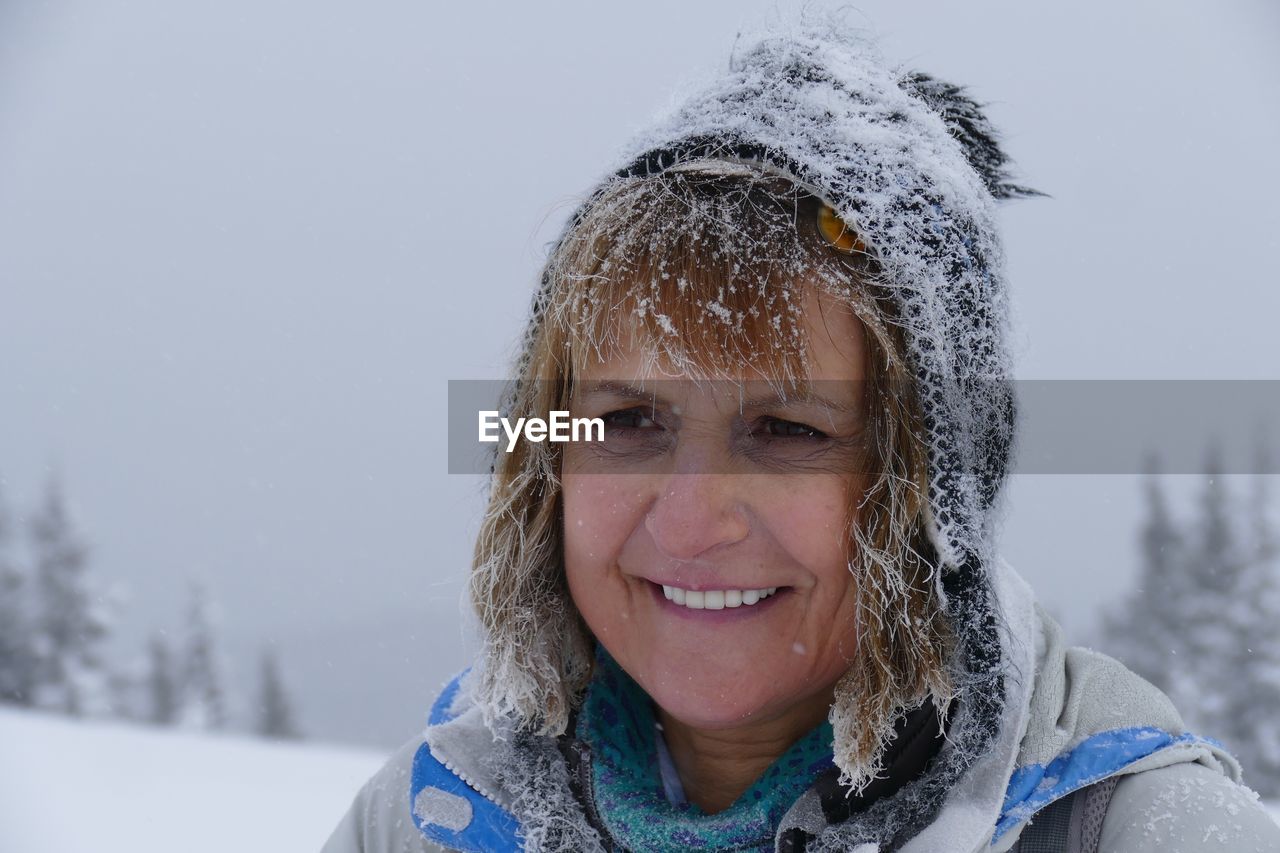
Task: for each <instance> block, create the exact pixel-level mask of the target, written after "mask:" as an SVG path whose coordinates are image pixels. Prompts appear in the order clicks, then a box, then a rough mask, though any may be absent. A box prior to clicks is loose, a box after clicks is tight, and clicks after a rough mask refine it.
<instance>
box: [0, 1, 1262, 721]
mask: <svg viewBox="0 0 1280 853" xmlns="http://www.w3.org/2000/svg"><path fill="white" fill-rule="evenodd" d="M815 5H818V6H825V5H830V4H815ZM776 8H783V9H789V8H793V6H791V5H786V4H784V5H778V4H775V3H772V2H767V3H766V2H752V1H749V0H715V2H708V0H701V2H698V3H689V2H687V1H686V2H668V0H658V1H657V2H646V3H643V4H620V3H608V2H574V3H568V2H564V3H526V4H516V3H491V2H489V3H486V2H471V3H465V4H464V3H451V4H448V5H447V6H444V5H441V4H433V3H422V2H417V3H409V2H382V3H366V4H354V3H339V2H334V0H312V2H308V3H301V2H285V0H216V2H215V0H189V2H184V3H181V4H174V3H165V2H159V1H158V0H63V2H60V3H58V4H24V5H21V6H20V5H19V4H17V3H4V4H3V5H0V488H2V492H3V495H4V497H5V499H6V500H7V502H8V503H9V504H10V505H12V506H14V507H15V508H17V509H19V510H23V509H25V508H27V507H29V506H30V505H32V504H33V503H34V501H35V500H36V499H37V497H38V495H39V493H40V490H41V488H42V486H43V483H44V482H45V480H46V478H47V477H48V476H49V474H50V472H51V471H56V472H58V474H59V475H60V476H61V478H62V480H63V481H64V484H65V488H66V491H67V493H68V495H69V498H70V501H71V506H72V510H73V512H74V514H75V518H76V520H77V522H78V524H79V526H80V529H81V530H82V531H83V532H84V534H85V536H86V538H87V539H88V540H89V541H90V542H91V543H92V546H93V556H94V563H93V566H94V572H95V574H96V575H97V577H98V578H100V579H101V580H102V581H104V582H119V583H121V584H123V585H125V586H126V587H127V589H128V590H129V592H130V595H131V598H130V600H129V602H128V604H127V606H126V607H125V609H124V611H123V612H122V619H123V620H124V622H125V625H124V635H123V638H122V643H123V645H124V647H125V648H127V649H137V650H140V649H141V645H140V644H141V640H142V638H143V637H145V635H146V634H147V632H149V631H151V630H153V629H156V628H165V629H168V630H170V631H177V630H178V629H179V628H180V627H181V612H182V606H183V600H184V594H185V585H186V583H187V581H188V579H189V578H191V577H201V578H203V579H205V580H206V581H207V582H208V584H209V585H210V587H211V589H212V591H213V593H214V595H215V596H216V597H217V599H218V600H219V601H220V602H221V605H222V612H223V624H224V627H225V629H226V638H227V642H228V646H229V649H230V651H231V653H232V655H233V664H234V666H235V668H236V671H237V672H238V673H239V674H240V675H241V677H242V678H244V679H245V680H246V681H247V680H248V678H249V676H250V675H251V674H252V669H251V667H250V661H249V660H247V659H246V658H245V655H246V654H247V652H248V651H251V650H252V649H253V648H254V647H255V645H256V644H257V643H259V642H261V641H264V640H267V639H272V640H275V641H276V642H278V643H279V644H280V646H281V647H282V649H283V655H284V663H285V665H286V667H287V669H288V671H289V675H290V678H291V679H292V680H293V681H294V682H295V688H296V691H297V692H298V694H299V697H300V700H301V701H302V703H303V716H304V722H306V723H307V724H308V725H309V727H310V728H311V730H312V731H314V732H318V733H320V734H323V735H326V736H330V737H335V738H347V739H354V740H363V741H369V742H375V743H381V744H394V743H396V742H398V741H399V740H401V739H403V738H405V737H407V736H408V735H409V734H410V733H411V732H412V731H413V730H414V728H415V727H416V726H417V725H418V724H419V723H420V722H421V719H422V718H423V714H424V713H425V710H426V702H427V697H428V696H429V695H430V694H431V693H432V692H433V691H434V689H435V688H436V687H437V686H438V684H439V683H440V681H441V680H443V679H444V678H445V677H446V676H447V675H448V674H449V673H450V672H451V671H452V670H454V669H456V668H457V667H458V666H460V665H461V664H462V663H463V661H464V653H463V651H462V649H461V645H460V641H459V636H460V630H459V618H458V615H457V613H458V600H459V596H460V593H461V581H462V578H463V576H464V574H465V571H466V569H467V567H468V565H469V561H470V552H471V537H472V535H473V532H474V530H475V526H476V519H477V516H478V513H479V511H480V508H481V504H480V490H481V483H480V481H479V480H478V479H477V478H475V477H468V476H449V475H447V474H446V473H445V465H446V463H445V451H444V443H445V435H444V424H445V413H444V410H443V409H444V403H445V387H446V386H445V383H446V381H447V380H449V379H466V378H485V377H495V378H496V377H500V376H503V375H505V373H506V368H507V361H508V358H509V356H510V354H511V347H512V345H513V342H514V341H515V339H516V337H517V334H518V332H519V330H520V327H521V324H522V322H523V317H524V315H525V311H526V308H527V306H528V302H529V298H530V295H531V293H532V287H533V283H534V279H535V276H536V272H537V269H538V266H539V262H540V260H541V258H542V257H543V253H544V251H545V245H546V243H547V241H549V240H550V239H552V237H553V236H554V235H555V233H556V232H557V229H558V227H559V225H560V223H561V222H562V220H563V217H564V216H565V215H566V214H567V212H568V209H569V206H570V205H571V203H572V200H573V199H574V198H576V197H577V196H578V195H579V194H580V193H582V192H584V191H585V190H586V189H588V188H589V187H590V186H591V185H592V184H593V183H594V181H595V180H597V179H598V178H599V176H600V175H601V174H602V173H603V172H604V170H605V169H606V168H607V167H609V166H610V165H611V164H612V163H613V156H614V152H615V151H616V150H617V149H619V148H620V147H621V146H622V145H623V143H624V142H625V141H626V139H627V137H628V136H629V134H630V133H631V132H632V131H633V130H634V129H635V128H637V127H638V126H640V125H642V124H643V123H644V122H645V120H646V118H648V117H649V116H650V115H651V114H652V113H653V112H654V111H655V110H656V109H657V108H659V107H660V106H661V105H662V104H663V103H664V102H665V101H666V99H667V97H668V94H669V93H670V92H671V91H672V90H673V88H674V87H675V86H676V85H677V84H678V83H679V82H680V81H681V80H682V79H687V78H688V77H690V76H691V75H692V74H693V73H694V72H696V71H698V70H700V69H706V68H709V67H716V66H719V65H721V64H723V62H724V61H725V58H726V57H727V54H728V51H729V49H730V48H731V46H732V43H733V38H734V34H735V32H736V31H737V30H738V28H739V27H740V25H743V24H747V25H751V24H756V23H759V22H761V21H762V20H765V19H766V18H767V17H768V16H769V15H770V14H772V13H773V10H775V9H776ZM848 14H849V20H850V21H851V23H854V24H857V25H860V26H864V27H869V28H872V29H874V30H877V31H879V32H880V34H881V36H882V40H883V47H884V50H885V52H886V53H887V54H888V55H889V56H890V57H892V58H895V59H898V60H901V61H903V62H904V63H906V64H908V65H910V66H913V67H916V68H919V69H921V70H924V71H928V72H931V73H934V74H936V75H939V76H942V77H945V78H947V79H950V80H953V81H955V82H958V83H962V84H966V85H968V86H970V87H971V88H972V90H973V92H974V94H976V95H977V97H978V98H979V99H981V100H983V101H988V102H990V103H991V106H990V107H989V112H990V114H991V116H992V118H993V119H994V121H995V122H996V124H997V125H998V126H999V127H1000V128H1001V129H1002V130H1003V131H1004V134H1005V138H1006V144H1007V148H1008V150H1009V152H1010V153H1011V154H1012V155H1013V157H1014V158H1015V160H1016V162H1017V166H1018V170H1019V173H1020V176H1021V177H1022V178H1023V179H1024V181H1025V182H1026V183H1029V184H1031V185H1032V186H1035V187H1037V188H1040V189H1042V190H1044V191H1046V192H1048V193H1050V194H1051V195H1052V196H1053V197H1052V198H1051V199H1041V200H1034V201H1023V202H1017V203H1013V204H1011V205H1008V206H1007V207H1006V208H1005V209H1004V214H1003V222H1004V226H1005V229H1006V232H1005V233H1006V243H1007V250H1008V255H1009V278H1010V281H1011V282H1012V287H1013V290H1014V301H1015V309H1016V321H1017V324H1018V341H1019V343H1018V357H1019V375H1020V376H1022V377H1035V378H1058V379H1063V378H1069V379H1085V378H1088V379H1115V378H1159V379H1170V378H1198V379H1206V378H1219V379H1221V378H1237V379H1244V378H1249V379H1267V378H1269V379H1280V344H1278V343H1277V340H1276V335H1275V328H1276V325H1277V316H1278V315H1280V281H1278V278H1280V277H1278V276H1277V273H1276V263H1275V258H1276V256H1277V250H1278V249H1280V245H1278V240H1277V233H1280V215H1278V214H1277V209H1280V208H1278V206H1277V198H1280V166H1278V165H1277V161H1276V159H1275V152H1276V151H1280V108H1278V107H1277V104H1280V49H1278V48H1280V7H1277V5H1276V4H1275V3H1274V2H1267V0H1232V2H1219V3H1212V4H1210V3H1207V2H1201V3H1191V2H1125V3H1120V4H1116V3H1108V2H1103V0H1083V2H1079V3H1074V4H1043V3H1036V4H1031V3H1026V2H1013V0H1010V2H970V3H964V4H956V3H942V2H935V3H924V2H901V0H897V2H887V0H885V2H864V3H861V4H857V5H856V6H849V13H848ZM1137 485H1138V484H1137V482H1136V480H1135V479H1134V478H1132V477H1120V476H1112V477H1068V476H1043V477H1041V476H1037V477H1029V476H1024V477H1018V478H1016V479H1015V481H1014V483H1013V486H1012V491H1011V495H1010V505H1011V511H1010V515H1009V519H1008V521H1007V531H1006V539H1005V541H1006V553H1007V555H1008V557H1009V559H1010V560H1011V561H1012V562H1013V563H1014V565H1015V566H1017V567H1018V568H1019V569H1020V570H1021V571H1022V572H1023V573H1024V574H1025V575H1026V576H1027V577H1028V578H1029V579H1030V580H1031V581H1032V583H1033V585H1035V586H1036V587H1037V589H1038V590H1039V591H1040V593H1041V595H1042V597H1043V598H1044V600H1045V601H1046V602H1047V603H1049V604H1050V605H1051V606H1052V607H1053V609H1054V610H1055V611H1057V612H1058V613H1060V614H1061V615H1062V617H1063V620H1064V622H1065V623H1066V624H1067V627H1068V629H1069V630H1072V631H1073V632H1074V633H1076V635H1077V636H1078V637H1083V636H1085V635H1086V634H1087V631H1088V628H1089V626H1090V625H1091V624H1092V620H1093V614H1094V613H1095V612H1096V606H1097V604H1098V602H1099V601H1100V596H1102V595H1103V592H1104V591H1105V590H1108V589H1114V588H1116V587H1117V586H1118V585H1123V583H1124V582H1125V581H1126V580H1127V579H1128V577H1129V576H1130V574H1131V573H1132V570H1133V565H1134V554H1133V544H1132V542H1133V533H1132V530H1133V526H1134V524H1135V523H1136V518H1137V512H1138V506H1139V501H1138V488H1137ZM1181 485H1182V486H1184V487H1185V488H1184V489H1183V492H1186V489H1189V488H1191V487H1193V485H1194V484H1193V483H1192V482H1185V483H1182V484H1181Z"/></svg>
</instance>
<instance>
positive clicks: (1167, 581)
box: [1103, 456, 1189, 691]
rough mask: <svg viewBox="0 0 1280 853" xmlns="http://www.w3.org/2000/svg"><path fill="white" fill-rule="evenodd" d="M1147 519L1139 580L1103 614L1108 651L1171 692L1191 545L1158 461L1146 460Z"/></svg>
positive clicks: (1142, 535)
mask: <svg viewBox="0 0 1280 853" xmlns="http://www.w3.org/2000/svg"><path fill="white" fill-rule="evenodd" d="M1145 469H1146V473H1145V481H1144V483H1143V494H1144V498H1145V504H1146V518H1145V520H1144V521H1143V524H1142V527H1141V530H1140V532H1139V538H1138V551H1139V567H1138V577H1137V580H1136V582H1135V584H1134V587H1133V589H1132V591H1131V592H1130V594H1129V595H1128V596H1127V597H1126V598H1125V599H1124V600H1123V601H1122V602H1121V605H1120V606H1119V607H1116V608H1114V609H1111V610H1109V611H1107V612H1105V613H1104V614H1103V631H1104V634H1105V638H1106V639H1105V641H1104V643H1103V645H1104V647H1105V648H1106V649H1107V651H1108V652H1110V653H1111V654H1112V655H1114V656H1115V657H1117V658H1119V659H1120V660H1122V661H1124V663H1125V664H1126V665H1127V666H1129V667H1130V668H1131V669H1133V671H1134V672H1137V673H1138V674H1139V675H1141V676H1142V677H1143V678H1146V679H1147V680H1148V681H1150V682H1152V683H1153V684H1155V685H1156V686H1157V687H1159V688H1161V689H1162V690H1166V691H1167V690H1169V689H1170V683H1171V681H1172V674H1173V670H1174V667H1175V665H1176V664H1177V662H1178V655H1179V650H1180V647H1181V645H1182V642H1183V638H1182V633H1181V631H1180V630H1179V628H1178V624H1179V619H1180V618H1181V607H1182V599H1183V598H1184V596H1186V595H1187V594H1188V589H1187V587H1188V583H1189V578H1188V576H1187V573H1186V570H1185V565H1186V559H1187V557H1186V549H1187V542H1186V538H1185V537H1184V536H1183V534H1182V533H1181V531H1180V529H1179V525H1178V524H1177V523H1176V522H1175V521H1174V519H1173V516H1172V514H1171V513H1170V510H1169V503H1168V499H1167V497H1166V495H1165V490H1164V485H1163V483H1162V481H1161V480H1160V463H1159V460H1158V458H1157V457H1155V456H1152V457H1149V458H1148V459H1147V462H1146V465H1145Z"/></svg>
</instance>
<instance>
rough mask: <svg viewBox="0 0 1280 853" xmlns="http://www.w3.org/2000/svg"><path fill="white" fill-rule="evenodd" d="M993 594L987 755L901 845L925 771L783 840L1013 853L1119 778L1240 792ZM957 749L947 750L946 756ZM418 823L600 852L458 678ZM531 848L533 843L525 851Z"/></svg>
mask: <svg viewBox="0 0 1280 853" xmlns="http://www.w3.org/2000/svg"><path fill="white" fill-rule="evenodd" d="M991 578H992V588H993V591H994V593H995V596H996V602H997V604H998V607H999V609H1000V611H1001V612H1002V613H1003V614H1004V617H1005V618H1004V619H1003V620H1002V628H1001V632H1002V634H1003V640H1004V642H1003V643H1002V647H1003V649H1004V653H1005V655H1006V657H1005V660H1004V664H1005V668H1006V670H1007V671H1008V673H1009V676H1008V677H1007V678H1006V680H1005V686H1006V689H1007V691H1008V694H1007V701H1006V702H1005V703H1004V708H1003V712H1002V714H1001V718H1000V720H999V721H998V726H997V731H996V734H995V735H994V736H993V737H992V738H991V739H990V741H989V743H988V749H987V750H986V752H985V753H984V754H983V755H981V756H979V757H978V758H977V759H976V760H975V761H973V762H970V764H969V766H968V767H967V769H966V771H965V772H964V773H963V774H962V776H961V778H960V779H959V780H958V781H957V782H956V783H955V784H954V785H952V786H950V787H949V790H947V791H946V792H945V796H944V798H943V799H942V803H941V807H940V808H939V809H938V810H937V811H936V813H934V814H933V815H932V817H931V818H930V819H929V821H928V822H927V823H925V824H924V825H921V826H915V827H911V828H910V829H909V833H908V835H907V836H906V837H908V838H909V839H910V840H907V841H905V843H903V844H901V845H900V846H899V845H898V844H895V843H894V842H893V841H884V839H892V838H895V837H899V838H901V837H902V836H901V835H900V832H899V831H900V830H903V829H906V828H907V827H906V826H905V825H903V824H902V821H903V820H904V819H908V818H910V817H912V816H913V815H914V814H915V813H916V812H917V805H918V803H917V802H916V801H917V800H919V799H920V798H924V797H928V796H930V795H931V792H932V790H933V788H934V787H935V786H936V785H937V783H938V776H937V774H936V772H929V773H926V775H925V776H924V777H922V778H920V779H918V780H916V781H915V782H912V783H910V784H909V785H907V786H906V787H904V788H903V789H901V790H900V791H899V792H898V793H897V794H895V795H893V796H891V797H888V798H886V799H885V800H883V801H879V802H877V803H876V804H874V805H873V806H872V808H871V809H869V810H868V811H866V812H863V813H862V814H860V815H857V816H855V818H854V819H851V820H850V821H849V822H846V823H844V824H839V825H833V826H827V825H826V824H825V823H822V822H819V823H818V824H814V823H813V822H812V821H813V816H814V815H815V814H817V813H818V812H817V811H816V810H814V809H812V808H807V807H806V798H808V799H812V798H813V797H814V796H816V794H815V793H814V792H813V791H810V792H808V793H806V794H805V795H804V796H802V797H801V798H800V800H798V801H797V803H796V806H795V807H794V808H793V809H792V810H791V812H788V814H787V815H786V816H785V817H784V818H783V821H782V825H781V826H780V828H779V838H781V837H782V834H783V833H784V832H785V831H786V830H787V828H789V827H791V826H800V827H801V828H803V829H805V830H806V831H807V832H808V833H809V834H810V835H812V836H814V840H813V841H812V842H811V843H810V844H809V845H808V846H807V847H806V849H807V850H809V851H820V850H840V851H849V850H856V851H859V853H876V851H878V850H881V849H896V850H901V851H902V853H968V851H973V853H977V851H981V850H987V849H990V850H993V851H1001V850H1007V849H1008V848H1009V846H1011V845H1012V843H1013V841H1014V840H1015V839H1016V838H1017V835H1018V831H1019V830H1020V829H1021V827H1022V826H1023V825H1024V824H1025V823H1026V821H1027V820H1028V819H1029V818H1030V816H1031V815H1032V814H1033V813H1034V812H1036V811H1037V810H1039V809H1041V808H1043V807H1044V806H1045V805H1048V804H1049V803H1051V802H1053V801H1054V800H1057V799H1059V798H1061V797H1064V796H1066V795H1067V794H1070V793H1071V792H1073V791H1075V790H1077V789H1079V788H1082V787H1084V786H1086V785H1089V784H1091V783H1093V782H1096V781H1098V780H1100V779H1104V778H1108V777H1111V776H1119V775H1125V774H1130V773H1136V772H1140V771H1143V770H1149V769H1153V768H1156V767H1162V766H1166V765H1170V764H1176V763H1181V762H1190V761H1195V762H1199V763H1201V764H1204V765H1206V766H1208V767H1210V768H1213V769H1215V770H1218V771H1219V772H1221V773H1223V774H1225V775H1227V776H1229V777H1230V778H1232V779H1233V780H1235V781H1239V778H1240V768H1239V765H1238V764H1237V763H1236V761H1235V759H1234V758H1232V757H1231V756H1230V755H1229V754H1228V753H1227V752H1226V751H1225V750H1223V749H1222V748H1221V747H1220V746H1219V745H1218V744H1216V743H1214V742H1213V741H1209V740H1206V739H1202V738H1198V737H1195V736H1193V735H1191V734H1188V733H1187V732H1186V731H1185V730H1184V728H1183V725H1182V721H1181V719H1180V718H1179V716H1178V714H1177V712H1176V711H1175V710H1174V709H1173V707H1172V705H1171V704H1170V703H1169V700H1168V699H1167V698H1165V696H1164V695H1163V694H1161V693H1160V692H1159V691H1158V690H1156V689H1155V688H1154V687H1152V686H1151V685H1150V684H1148V683H1147V682H1145V681H1143V680H1142V679H1141V678H1139V677H1138V676H1136V675H1134V674H1133V673H1131V672H1129V671H1128V670H1126V669H1125V668H1124V667H1123V666H1121V665H1120V664H1119V663H1117V662H1116V661H1114V660H1112V659H1110V658H1108V657H1106V656H1105V655H1101V654H1098V653H1096V652H1092V651H1089V650H1087V649H1081V648H1066V647H1065V646H1064V645H1063V642H1062V634H1061V631H1060V630H1059V629H1058V626H1057V625H1056V624H1055V623H1054V622H1053V620H1052V619H1050V618H1049V617H1048V616H1046V615H1045V614H1044V613H1043V612H1042V611H1041V610H1040V609H1039V607H1038V606H1037V605H1036V604H1035V602H1034V600H1033V598H1032V595H1031V592H1030V590H1029V588H1028V587H1027V586H1026V584H1025V582H1023V580H1022V579H1021V578H1020V577H1018V575H1017V574H1016V573H1015V572H1014V571H1013V569H1012V568H1010V567H1009V566H1008V565H1007V564H1005V563H1004V562H1003V561H997V562H996V563H995V564H994V565H993V569H992V573H991ZM954 748H956V746H955V744H951V745H948V746H947V747H944V753H945V752H946V751H948V750H952V749H954ZM409 801H410V804H411V806H412V809H413V820H414V823H415V824H416V825H417V826H418V828H419V830H420V831H421V832H422V833H423V834H424V835H425V836H426V837H427V838H429V839H431V840H432V841H435V842H436V843H439V844H443V845H444V846H445V847H447V848H449V849H457V850H474V851H486V853H496V851H515V850H520V849H522V848H523V849H530V850H573V851H576V853H590V851H596V850H602V849H603V847H602V845H601V843H600V839H599V836H598V835H597V834H596V832H595V830H594V829H592V827H591V825H590V822H589V821H588V819H587V816H586V813H585V811H584V809H583V806H582V804H581V803H580V802H579V801H578V800H577V799H576V798H575V796H574V794H573V792H572V790H571V787H570V783H569V778H568V768H567V765H566V763H565V761H564V760H563V757H562V752H561V750H560V749H559V747H558V745H557V742H556V740H555V739H554V738H550V737H543V738H538V737H531V736H528V735H520V734H516V733H514V732H500V733H499V734H498V736H495V734H494V733H493V732H492V731H491V730H490V729H488V728H486V727H485V724H484V721H483V719H482V715H481V713H480V709H479V708H477V707H476V706H475V705H474V704H472V702H471V700H470V699H469V695H468V690H467V685H466V679H465V677H459V678H458V679H455V680H454V682H453V683H452V684H451V685H450V686H449V687H448V688H446V690H445V691H444V692H443V693H442V694H441V696H440V698H439V699H438V700H437V702H436V704H435V707H434V709H433V711H432V715H431V724H430V725H429V726H428V728H427V730H426V733H425V737H424V742H423V744H422V746H421V747H420V748H419V749H418V751H417V754H416V756H415V757H414V762H413V771H412V788H411V791H410V792H409ZM521 839H524V843H523V845H522V843H521Z"/></svg>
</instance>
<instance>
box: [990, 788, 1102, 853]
mask: <svg viewBox="0 0 1280 853" xmlns="http://www.w3.org/2000/svg"><path fill="white" fill-rule="evenodd" d="M1119 781H1120V780H1119V777H1118V776H1112V777H1110V778H1107V779H1103V780H1101V781H1100V782H1094V783H1093V784H1092V785H1089V786H1087V787H1084V788H1080V789H1079V790H1076V791H1073V792H1072V793H1070V794H1068V795H1067V796H1065V797H1063V798H1062V799H1060V800H1054V801H1053V802H1052V803H1050V804H1049V805H1047V806H1045V807H1044V808H1043V809H1041V810H1040V811H1038V812H1036V814H1035V816H1034V817H1033V818H1032V819H1031V823H1029V824H1027V827H1026V829H1024V830H1022V834H1021V835H1020V836H1018V841H1017V843H1016V844H1014V845H1013V849H1012V850H1011V851H1010V853H1098V844H1099V842H1100V841H1101V840H1102V820H1103V818H1105V817H1106V816H1107V807H1108V806H1109V805H1110V804H1111V795H1112V794H1113V793H1115V790H1116V783H1117V782H1119Z"/></svg>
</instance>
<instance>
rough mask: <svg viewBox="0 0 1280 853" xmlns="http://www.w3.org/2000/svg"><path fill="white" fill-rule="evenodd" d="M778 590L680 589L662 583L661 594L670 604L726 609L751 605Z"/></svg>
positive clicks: (775, 588) (704, 608)
mask: <svg viewBox="0 0 1280 853" xmlns="http://www.w3.org/2000/svg"><path fill="white" fill-rule="evenodd" d="M777 591H778V587H776V586H771V587H765V588H763V589H708V590H693V589H681V588H680V587H678V586H667V585H666V584H663V585H662V594H663V595H664V596H665V597H666V599H667V600H668V601H670V602H671V603H672V604H678V605H680V606H681V607H687V608H688V609H690V610H726V609H732V608H735V607H752V606H754V605H756V604H758V603H760V602H761V601H764V600H765V599H766V598H768V597H769V596H771V595H773V594H774V593H776V592H777Z"/></svg>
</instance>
